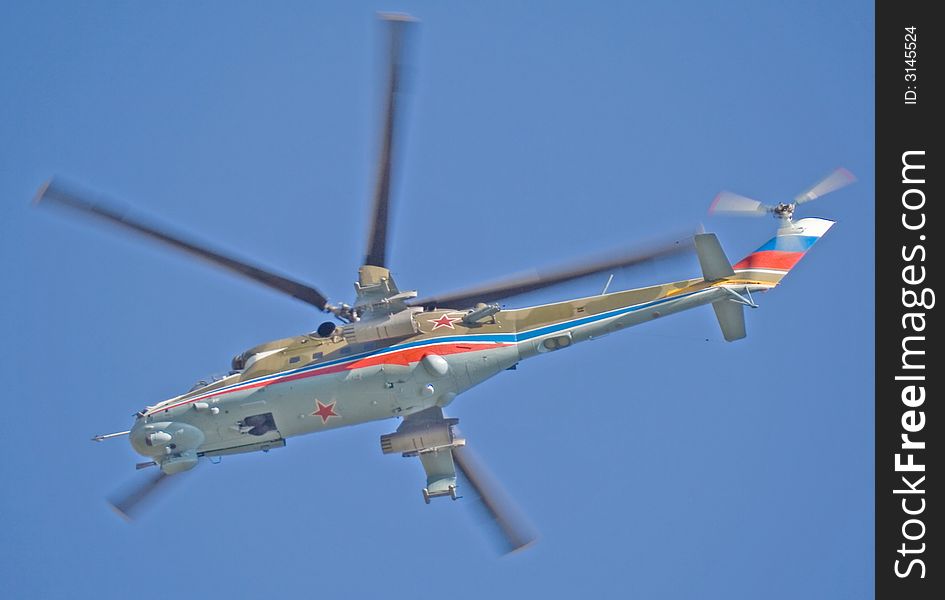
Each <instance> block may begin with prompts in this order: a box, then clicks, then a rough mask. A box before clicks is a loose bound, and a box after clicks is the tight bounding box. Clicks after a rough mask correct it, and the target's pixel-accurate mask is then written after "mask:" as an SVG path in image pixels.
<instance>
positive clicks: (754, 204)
mask: <svg viewBox="0 0 945 600" xmlns="http://www.w3.org/2000/svg"><path fill="white" fill-rule="evenodd" d="M770 211H771V207H770V206H766V205H764V204H762V203H761V202H758V201H757V200H752V199H751V198H746V197H745V196H741V195H739V194H736V193H734V192H719V195H718V196H716V197H715V200H713V201H712V205H711V206H710V207H709V214H710V215H715V214H720V213H724V214H731V215H741V216H745V217H760V216H762V215H766V214H768V213H769V212H770Z"/></svg>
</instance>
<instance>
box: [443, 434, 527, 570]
mask: <svg viewBox="0 0 945 600" xmlns="http://www.w3.org/2000/svg"><path fill="white" fill-rule="evenodd" d="M453 462H454V464H455V465H456V467H457V468H458V469H459V471H460V473H461V474H462V475H463V477H465V478H466V480H467V481H468V482H469V485H470V486H471V487H472V488H473V489H474V490H475V491H476V494H477V495H478V496H479V501H480V502H481V504H482V508H483V509H484V510H485V511H486V513H487V514H488V516H489V518H490V519H491V521H492V522H493V523H494V524H495V525H496V526H497V527H498V529H499V532H500V533H501V538H500V540H499V541H500V544H501V547H502V553H503V554H506V553H509V552H514V551H516V550H519V549H521V548H524V547H525V546H528V545H529V544H531V543H532V542H534V541H535V535H534V533H533V532H532V531H531V529H530V528H529V527H528V526H527V525H526V523H525V520H524V519H523V518H522V517H521V516H520V515H519V514H518V512H517V511H516V510H515V509H514V507H513V506H512V503H511V502H510V501H509V500H508V498H507V497H506V495H505V494H504V493H503V492H502V490H501V489H500V488H499V486H498V485H497V484H496V483H495V481H494V480H493V479H492V478H491V477H490V476H489V474H488V473H487V471H486V470H485V469H484V468H483V467H482V465H481V464H480V463H479V461H477V460H476V458H475V457H474V456H473V454H472V453H471V452H470V451H469V450H468V449H467V448H466V447H465V446H458V447H456V448H453Z"/></svg>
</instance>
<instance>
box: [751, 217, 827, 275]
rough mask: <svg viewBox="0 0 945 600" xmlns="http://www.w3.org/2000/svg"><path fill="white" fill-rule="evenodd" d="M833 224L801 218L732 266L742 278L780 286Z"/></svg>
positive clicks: (822, 220) (824, 220) (780, 230)
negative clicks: (779, 283)
mask: <svg viewBox="0 0 945 600" xmlns="http://www.w3.org/2000/svg"><path fill="white" fill-rule="evenodd" d="M832 226H833V221H828V220H827V219H816V218H812V219H801V220H800V221H797V222H796V223H793V224H790V225H788V226H787V227H782V228H781V229H779V230H778V234H777V235H776V236H774V237H773V238H771V239H770V240H768V243H766V244H765V245H764V246H762V247H761V248H758V249H757V250H755V251H754V252H752V253H751V254H749V255H748V256H746V257H745V258H743V259H742V260H741V261H739V262H738V263H736V264H735V265H734V266H733V267H732V268H733V269H734V270H735V273H736V275H737V276H738V277H739V278H744V279H751V280H756V281H759V282H764V283H772V284H774V285H777V284H778V282H780V281H781V279H782V278H784V276H785V275H787V274H788V271H790V270H791V269H793V268H794V266H795V265H796V264H797V263H798V262H800V260H801V258H803V257H804V254H805V253H806V252H807V251H808V250H810V247H811V246H813V245H814V243H815V242H816V241H817V240H819V239H820V238H821V237H822V236H823V235H824V234H825V233H827V230H828V229H830V228H831V227H832Z"/></svg>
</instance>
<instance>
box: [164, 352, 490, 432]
mask: <svg viewBox="0 0 945 600" xmlns="http://www.w3.org/2000/svg"><path fill="white" fill-rule="evenodd" d="M507 345H508V344H499V343H493V342H490V343H486V344H443V345H432V346H421V347H419V348H404V349H403V350H396V351H394V352H389V353H387V354H381V355H378V356H368V357H365V358H362V359H360V360H356V361H354V362H349V363H344V364H340V365H333V366H330V367H324V368H317V367H316V368H315V369H312V370H310V371H303V372H302V373H295V374H293V375H286V376H284V377H275V378H273V379H267V380H265V381H257V382H255V383H247V384H246V385H240V384H237V386H238V387H236V388H233V389H229V390H220V391H217V392H211V393H209V394H206V395H199V396H195V397H193V398H189V399H187V400H182V401H180V402H177V403H176V404H172V405H170V406H165V407H162V408H159V409H157V410H155V411H153V412H149V413H148V414H149V415H151V414H156V413H159V412H161V411H166V410H170V409H172V408H176V407H178V406H183V405H185V404H190V403H191V402H195V401H197V400H207V399H209V398H214V397H216V396H223V395H225V394H230V393H233V392H242V391H244V390H252V389H256V388H260V387H266V386H268V385H273V384H276V383H286V382H289V381H297V380H299V379H306V378H308V377H316V376H318V375H329V374H331V373H340V372H342V371H351V370H354V369H363V368H365V367H374V366H378V365H400V366H404V367H406V366H408V365H410V363H415V362H418V361H419V360H420V359H422V358H423V357H424V355H427V354H438V355H440V356H448V355H450V354H461V353H463V352H475V351H479V350H492V349H494V348H502V347H504V346H507Z"/></svg>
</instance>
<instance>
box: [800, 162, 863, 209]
mask: <svg viewBox="0 0 945 600" xmlns="http://www.w3.org/2000/svg"><path fill="white" fill-rule="evenodd" d="M854 181H856V176H855V175H853V173H851V172H849V171H847V170H846V169H844V168H843V167H840V168H839V169H837V170H835V171H834V172H832V173H831V174H830V175H827V176H826V177H824V178H823V179H821V180H820V181H819V182H817V183H816V184H814V185H812V186H811V187H810V188H809V189H808V190H807V191H805V192H801V193H800V194H798V195H797V196H796V197H795V198H794V203H795V204H803V203H805V202H810V201H811V200H816V199H817V198H820V197H821V196H823V195H824V194H829V193H830V192H834V191H836V190H839V189H840V188H842V187H846V186H848V185H850V184H851V183H853V182H854Z"/></svg>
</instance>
